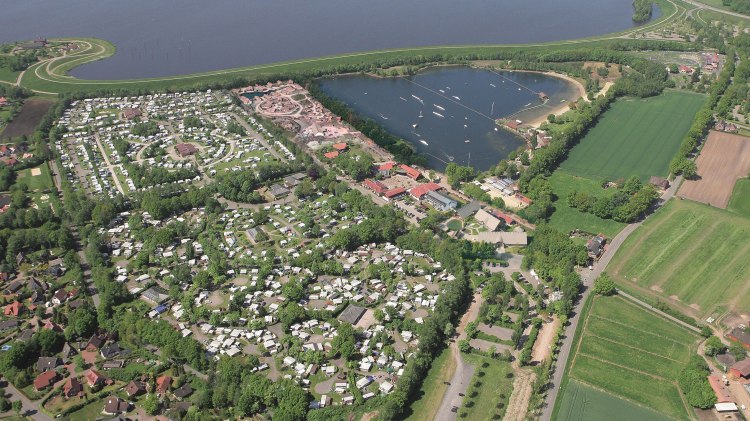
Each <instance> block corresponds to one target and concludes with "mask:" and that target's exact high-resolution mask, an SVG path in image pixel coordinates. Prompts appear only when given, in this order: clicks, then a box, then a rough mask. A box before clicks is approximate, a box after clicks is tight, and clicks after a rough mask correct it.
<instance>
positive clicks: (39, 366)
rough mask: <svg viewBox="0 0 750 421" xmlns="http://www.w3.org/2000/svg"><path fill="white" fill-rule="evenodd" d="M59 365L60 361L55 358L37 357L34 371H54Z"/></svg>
mask: <svg viewBox="0 0 750 421" xmlns="http://www.w3.org/2000/svg"><path fill="white" fill-rule="evenodd" d="M60 364H61V361H60V359H59V358H57V357H39V359H38V360H36V370H37V371H41V372H45V371H50V370H54V369H56V368H57V366H59V365H60Z"/></svg>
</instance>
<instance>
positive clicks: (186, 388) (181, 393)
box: [173, 383, 193, 399]
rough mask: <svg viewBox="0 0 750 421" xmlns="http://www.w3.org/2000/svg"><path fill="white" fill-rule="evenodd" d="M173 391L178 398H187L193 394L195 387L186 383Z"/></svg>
mask: <svg viewBox="0 0 750 421" xmlns="http://www.w3.org/2000/svg"><path fill="white" fill-rule="evenodd" d="M173 393H174V396H175V397H176V398H177V399H185V398H187V397H188V396H190V395H192V394H193V388H192V387H190V385H189V384H187V383H185V384H183V385H182V386H180V387H179V388H177V389H176V390H175V391H174V392H173Z"/></svg>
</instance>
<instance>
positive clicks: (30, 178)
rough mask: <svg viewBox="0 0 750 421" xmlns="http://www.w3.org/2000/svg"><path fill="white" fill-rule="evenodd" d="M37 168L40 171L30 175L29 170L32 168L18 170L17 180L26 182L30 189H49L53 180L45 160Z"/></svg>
mask: <svg viewBox="0 0 750 421" xmlns="http://www.w3.org/2000/svg"><path fill="white" fill-rule="evenodd" d="M37 168H39V171H41V173H40V174H39V175H31V170H32V169H33V168H27V169H25V170H21V171H19V172H18V176H17V177H18V178H17V181H21V182H24V183H26V185H27V186H29V190H31V191H44V190H49V189H51V188H52V186H53V182H52V175H51V174H50V171H49V165H48V164H47V163H46V162H45V163H43V164H42V165H40V166H38V167H37Z"/></svg>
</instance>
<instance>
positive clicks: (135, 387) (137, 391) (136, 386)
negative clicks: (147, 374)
mask: <svg viewBox="0 0 750 421" xmlns="http://www.w3.org/2000/svg"><path fill="white" fill-rule="evenodd" d="M125 392H126V393H127V394H128V397H129V398H132V397H133V396H138V395H141V394H143V393H146V384H145V383H143V382H142V381H138V380H132V381H131V382H130V383H128V385H127V386H126V387H125Z"/></svg>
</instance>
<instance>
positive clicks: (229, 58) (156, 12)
mask: <svg viewBox="0 0 750 421" xmlns="http://www.w3.org/2000/svg"><path fill="white" fill-rule="evenodd" d="M0 9H1V10H2V14H1V15H0V42H3V43H4V42H13V41H18V40H28V39H33V38H35V37H40V36H42V37H48V38H53V37H95V38H102V39H106V40H107V41H110V42H112V43H113V44H115V46H116V47H117V52H116V53H115V55H114V56H112V57H110V58H108V59H106V60H101V61H98V62H95V63H90V64H86V65H83V66H81V67H79V68H76V69H74V70H73V71H72V72H71V74H72V75H73V76H76V77H79V78H83V79H110V80H112V79H133V78H144V77H160V76H174V75H183V74H189V73H196V72H203V71H210V70H221V69H227V68H232V67H241V66H249V65H258V64H266V63H272V62H278V61H285V60H299V59H305V58H311V57H320V56H324V55H331V54H345V53H354V52H358V51H370V50H379V49H390V48H406V47H421V46H435V45H461V44H464V45H465V44H510V43H536V42H547V41H558V40H566V39H574V38H582V37H589V36H594V35H601V34H606V33H612V32H618V31H623V30H625V29H628V28H631V27H633V26H634V23H633V21H632V15H633V7H632V0H509V1H502V2H498V1H495V0H465V1H455V0H409V1H402V0H378V1H374V2H373V1H366V0H211V1H203V0H159V1H153V0H128V1H114V0H66V1H49V0H23V1H18V0H0ZM659 15H660V12H659V11H658V10H655V13H654V18H657V17H658V16H659Z"/></svg>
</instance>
